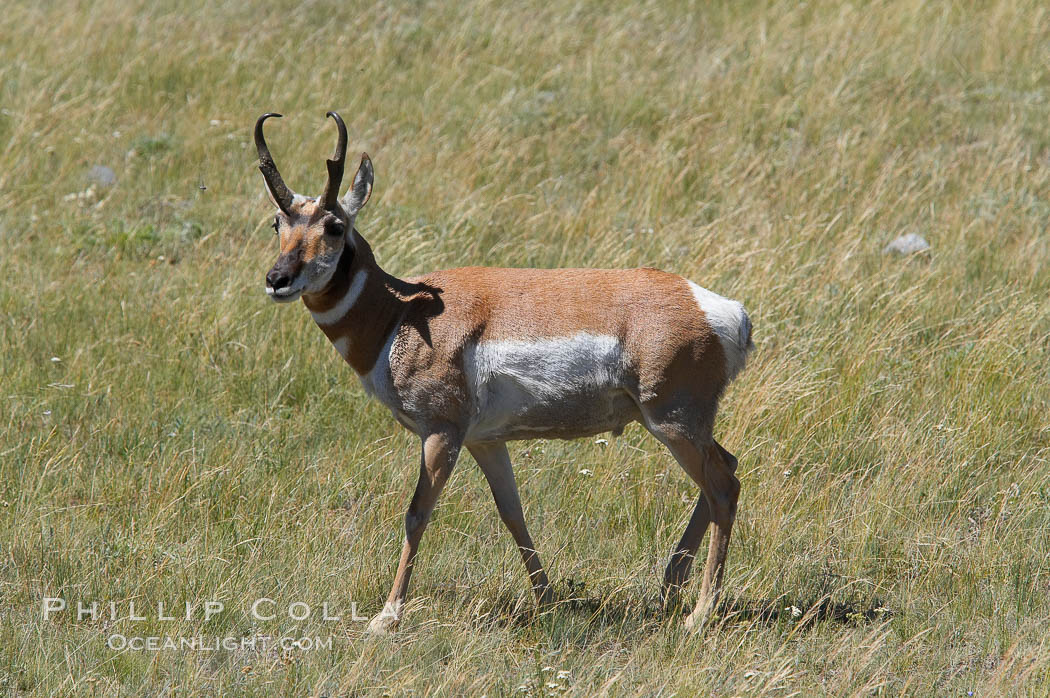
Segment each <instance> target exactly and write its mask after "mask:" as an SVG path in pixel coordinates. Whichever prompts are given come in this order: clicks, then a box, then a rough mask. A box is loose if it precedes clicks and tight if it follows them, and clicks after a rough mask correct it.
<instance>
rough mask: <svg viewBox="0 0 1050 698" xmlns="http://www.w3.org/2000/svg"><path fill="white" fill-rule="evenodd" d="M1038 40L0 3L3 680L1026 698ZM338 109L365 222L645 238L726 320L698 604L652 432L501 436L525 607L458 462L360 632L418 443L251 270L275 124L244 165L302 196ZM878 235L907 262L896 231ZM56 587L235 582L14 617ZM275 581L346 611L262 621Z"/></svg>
mask: <svg viewBox="0 0 1050 698" xmlns="http://www.w3.org/2000/svg"><path fill="white" fill-rule="evenodd" d="M1048 66H1050V17H1048V15H1047V11H1046V8H1045V7H1043V6H1042V4H1040V3H1037V2H1017V1H1015V2H1004V1H1000V2H981V3H965V4H964V3H955V4H953V3H926V2H920V1H918V0H888V1H886V2H879V3H865V4H833V3H825V2H810V3H804V4H802V3H794V2H783V1H771V2H761V3H753V2H748V3H698V2H673V1H672V2H641V3H635V4H631V5H630V6H625V7H610V6H607V5H605V4H588V3H570V2H561V1H560V0H554V1H553V2H543V3H540V2H526V3H515V4H511V5H508V4H504V3H496V2H480V3H473V4H455V3H392V4H385V5H379V4H372V3H360V4H356V5H355V4H351V3H332V2H306V3H290V2H278V3H259V2H248V3H232V2H227V3H204V2H190V1H186V2H181V1H180V2H170V3H165V4H163V5H157V4H156V3H146V2H129V1H125V2H115V1H114V0H102V1H101V2H97V3H76V2H68V1H63V2H54V3H46V4H43V5H40V4H31V3H26V2H21V0H18V1H16V2H14V3H9V4H8V5H6V6H5V8H4V22H3V25H2V28H0V240H2V242H3V249H4V254H3V261H4V264H3V281H2V283H0V382H2V386H3V390H2V399H3V401H4V406H5V409H3V410H2V411H0V551H2V555H0V609H2V611H0V648H2V649H0V686H2V688H3V690H4V691H5V692H7V693H8V694H11V695H30V694H32V695H48V694H92V695H94V694H98V695H109V694H124V695H139V694H142V693H149V694H201V693H204V694H208V693H211V694H222V695H229V694H244V695H256V694H259V693H272V694H277V693H294V694H312V695H321V694H325V695H344V694H380V693H384V692H386V693H390V694H393V695H401V694H426V695H430V694H456V695H459V694H481V693H487V694H488V695H511V694H513V695H522V694H528V695H543V694H557V693H572V694H579V695H590V694H596V693H612V694H627V695H633V694H656V695H671V694H676V695H695V694H710V693H714V694H726V695H729V694H732V695H766V694H769V695H811V694H814V693H824V694H831V695H853V694H872V693H894V694H896V693H913V694H938V695H942V694H951V695H960V694H966V693H967V692H969V691H973V692H974V693H975V694H978V695H1003V694H1007V693H1009V694H1029V695H1045V694H1046V693H1047V692H1048V691H1050V645H1048V643H1050V640H1048V636H1047V634H1046V630H1045V629H1046V627H1047V623H1048V621H1050V602H1048V601H1047V598H1048V594H1050V562H1048V560H1050V533H1048V526H1050V470H1048V467H1047V456H1048V452H1050V420H1048V418H1047V414H1050V405H1048V401H1050V387H1048V386H1050V368H1048V366H1050V362H1048V350H1050V310H1048V305H1047V300H1046V299H1047V296H1048V292H1050V274H1048V273H1047V266H1048V263H1050V243H1048V240H1050V238H1048V235H1047V225H1048V221H1050V203H1048V194H1050V159H1048V155H1050V150H1048V146H1050V119H1048V116H1050V114H1048V98H1050V67H1048ZM328 109H338V110H339V111H340V112H341V113H342V114H343V116H344V118H345V119H346V121H347V124H348V126H349V127H350V132H351V134H352V135H351V139H352V140H351V147H352V148H358V149H366V150H368V152H369V153H370V154H371V155H372V157H373V160H374V162H375V165H376V169H377V183H376V189H375V195H374V197H373V199H372V201H371V202H370V204H369V206H368V208H367V209H366V210H365V212H364V213H363V214H362V218H361V220H360V222H359V225H360V228H361V230H362V232H363V233H364V234H365V235H366V237H368V239H369V240H370V241H371V242H372V244H373V246H374V247H375V249H376V250H377V254H378V256H379V259H380V261H381V263H383V264H384V266H385V267H386V268H387V269H388V270H389V271H391V272H394V273H398V274H410V273H414V272H419V271H425V270H428V269H432V268H437V267H446V266H455V265H461V264H468V263H469V264H488V265H512V266H570V265H575V266H601V267H621V266H636V265H652V266H658V267H662V268H665V269H669V270H672V271H675V272H678V273H681V274H683V275H684V276H686V277H688V278H691V279H693V280H695V281H697V282H698V283H701V284H702V285H704V286H706V287H709V288H712V289H714V290H716V291H718V292H720V293H722V294H724V295H727V296H730V297H734V298H738V299H740V300H742V301H744V302H745V304H746V305H747V306H748V308H749V310H750V312H751V316H752V318H753V320H754V323H755V333H756V342H757V345H758V350H757V352H756V353H755V355H754V361H753V363H752V365H751V366H750V367H749V368H748V370H747V371H746V372H745V373H744V374H743V376H742V377H741V379H740V380H739V381H738V382H737V383H736V384H735V385H734V387H733V388H732V389H731V391H730V393H729V395H728V396H727V398H726V400H725V402H724V406H723V410H722V416H721V418H720V422H719V426H718V433H719V438H720V441H722V442H723V443H724V444H725V445H726V446H727V447H728V448H730V450H732V451H734V452H735V453H737V455H738V456H739V457H740V461H741V479H742V481H743V487H744V489H743V496H742V502H741V508H740V518H739V522H738V526H737V529H736V531H735V534H734V540H733V544H732V547H731V552H730V568H729V570H728V575H727V589H728V600H727V605H726V608H725V609H723V611H722V613H721V614H720V615H719V617H718V619H717V623H716V625H715V626H714V627H712V628H709V629H708V630H707V631H706V632H705V633H704V634H702V635H700V636H690V635H687V634H685V633H684V632H683V631H682V630H681V627H680V625H681V624H680V622H679V620H678V619H673V618H672V619H668V618H665V617H664V616H662V615H661V614H659V613H658V612H657V611H656V608H655V596H656V593H657V589H658V581H659V575H660V572H661V570H662V566H663V564H664V563H665V561H666V556H667V554H668V553H669V551H670V548H671V546H672V544H673V543H674V541H675V540H676V538H677V536H678V535H679V534H680V532H681V529H682V528H683V526H684V525H685V521H686V518H687V515H688V512H689V510H690V508H691V502H692V500H693V499H694V498H695V495H696V493H695V489H694V487H693V486H692V485H691V484H690V483H689V482H688V481H687V479H686V478H685V477H684V476H683V475H682V474H681V473H680V472H679V471H678V468H677V466H676V465H675V463H674V461H673V460H672V458H671V457H670V455H668V454H667V453H666V452H665V450H664V449H662V448H661V447H660V446H659V444H657V443H656V442H654V441H653V440H652V439H651V438H649V437H647V436H646V435H645V434H644V432H643V431H642V430H641V429H640V428H631V429H629V430H628V431H627V432H626V433H625V434H624V436H623V437H621V438H619V439H615V440H610V442H609V443H608V444H607V445H604V444H601V443H596V442H595V441H594V440H585V441H577V442H525V443H521V444H518V445H516V447H515V448H514V449H513V450H512V457H513V459H514V461H515V463H516V469H517V473H518V478H519V483H520V486H521V489H522V497H523V500H524V501H525V507H526V516H527V519H528V521H529V524H530V527H531V529H532V532H533V535H534V537H535V538H536V540H537V544H538V546H539V548H540V552H541V554H542V555H543V556H544V559H545V560H546V561H547V564H548V566H549V568H550V572H551V575H552V577H553V578H554V580H555V585H556V587H557V588H558V589H559V591H561V592H562V595H563V596H564V597H566V598H568V599H570V600H569V601H567V602H566V603H565V604H563V606H562V607H560V608H558V609H556V610H554V611H553V612H551V613H548V614H543V615H540V616H538V617H533V616H532V615H531V614H530V613H529V608H530V607H531V601H530V598H529V593H528V589H527V588H526V585H525V579H524V574H523V572H522V570H521V569H520V561H519V560H518V556H517V552H516V551H515V550H514V549H513V546H512V544H511V542H510V539H509V536H507V535H506V533H505V532H504V531H503V530H502V525H501V524H500V522H499V520H498V517H497V516H496V515H495V511H494V507H493V506H492V504H491V502H490V501H489V495H488V492H487V488H486V486H485V484H484V480H483V478H482V477H480V475H479V474H478V473H477V472H476V468H475V467H474V465H473V463H472V462H471V461H470V459H469V457H466V456H465V457H464V459H463V462H462V463H461V465H460V468H459V471H458V473H457V474H456V475H455V476H454V477H453V481H452V483H451V485H450V487H449V488H448V489H447V490H446V492H445V494H444V496H443V498H442V501H441V503H440V504H439V508H438V511H437V513H436V516H435V520H434V523H433V525H432V526H431V528H430V529H429V530H428V532H427V534H426V538H425V540H424V543H423V551H422V554H421V558H420V562H419V565H418V567H417V572H416V575H415V578H414V580H413V581H414V599H415V600H414V601H413V603H412V605H411V606H410V611H409V614H408V617H407V621H406V622H405V624H404V628H403V630H402V632H401V633H400V634H399V635H398V636H397V637H396V638H394V639H392V640H389V641H383V642H376V641H373V640H370V639H368V638H366V637H365V636H364V633H363V629H364V624H363V623H360V622H356V621H353V620H351V619H349V617H348V615H347V614H346V613H345V612H346V611H348V608H347V607H348V605H349V603H350V602H351V601H353V602H356V603H357V604H358V606H359V607H360V610H361V612H369V613H371V612H375V611H377V610H378V609H379V606H380V602H381V599H382V598H383V597H384V596H385V592H386V586H387V585H388V584H389V582H390V580H391V577H392V575H393V568H394V564H395V558H396V555H397V551H398V548H399V546H400V539H401V533H400V525H401V524H400V522H401V516H402V513H403V509H404V507H405V505H406V503H407V500H408V497H409V496H410V494H411V491H412V486H413V478H414V476H415V471H416V468H415V462H416V458H417V456H416V448H417V446H416V444H415V443H414V442H413V440H412V439H411V438H409V436H408V435H407V434H406V433H404V432H403V431H401V430H400V429H399V428H398V427H396V425H395V424H394V423H393V421H392V420H391V419H390V417H389V415H388V414H386V413H385V410H384V409H383V408H381V407H380V406H378V405H377V404H374V403H371V402H368V401H367V400H366V398H365V396H364V394H363V391H362V390H361V389H360V388H359V386H358V385H357V383H356V381H355V380H354V379H353V377H352V375H350V373H349V371H348V370H347V369H346V368H345V366H342V365H341V364H340V362H339V361H338V360H337V357H336V355H335V353H334V352H333V351H332V350H331V349H330V348H329V347H328V346H327V344H326V342H325V340H324V338H323V336H322V335H321V333H319V332H317V331H316V329H314V328H313V327H312V325H311V322H310V320H309V317H308V315H307V314H306V313H304V312H301V311H299V310H297V309H295V308H283V307H275V306H273V305H270V304H268V302H267V301H266V299H265V297H264V294H263V293H262V289H261V286H262V284H261V282H262V275H263V273H264V272H265V270H266V269H267V267H268V266H269V264H270V263H271V262H272V258H273V257H274V253H275V249H274V243H273V240H272V237H271V231H269V229H268V221H269V216H270V211H269V208H268V204H266V203H265V200H264V196H263V193H262V187H261V186H260V184H261V183H260V181H259V177H258V175H257V174H256V170H255V161H254V156H253V151H252V148H251V146H250V127H251V124H252V123H253V121H254V118H255V117H256V116H257V115H258V114H259V113H261V112H263V111H269V110H276V111H280V112H282V113H284V114H286V118H285V119H283V120H282V121H281V122H279V123H275V124H274V127H273V128H272V129H271V130H270V132H271V133H272V136H271V141H272V147H273V150H274V153H275V156H276V157H277V159H278V162H279V164H280V166H281V168H282V172H283V173H284V174H285V177H286V179H287V180H288V181H289V183H290V184H291V185H292V186H293V187H295V188H297V189H299V190H303V191H308V192H313V191H315V190H317V189H319V187H320V185H321V183H322V177H323V175H324V168H323V163H322V160H323V158H324V156H325V155H326V153H327V151H328V149H329V148H330V147H331V137H332V134H331V131H330V124H327V125H326V124H325V123H324V122H323V114H324V112H325V111H326V110H328ZM94 165H105V166H107V167H110V168H112V169H113V170H114V171H115V173H116V175H117V183H116V184H115V185H114V186H112V187H105V186H101V185H98V184H95V185H92V183H91V181H90V180H89V179H88V177H87V173H88V172H89V170H90V168H91V167H92V166H94ZM907 232H916V233H920V234H922V235H923V236H925V237H926V238H927V239H928V240H929V241H930V243H931V245H932V250H931V253H930V254H929V255H925V256H919V257H915V258H907V259H902V258H897V257H891V256H886V255H883V254H882V248H883V247H884V246H885V245H886V243H887V242H889V241H890V240H892V239H893V238H894V237H896V236H898V235H900V234H903V233H907ZM582 470H589V471H592V472H593V474H591V475H587V474H584V473H581V471H582ZM694 593H695V591H694ZM46 596H63V597H66V598H68V599H70V600H71V601H72V602H74V603H75V602H76V600H84V601H86V602H90V601H91V600H101V601H109V600H113V601H116V602H118V603H119V604H121V606H122V608H124V609H125V610H126V604H127V602H128V601H137V602H140V603H141V604H145V605H149V604H154V605H155V604H156V603H157V602H158V601H160V602H164V603H171V604H174V603H181V602H182V601H184V600H194V601H202V600H207V599H217V600H222V601H224V602H225V603H226V604H227V605H228V607H229V609H230V611H229V612H227V613H224V614H222V615H221V616H219V617H218V618H216V619H212V620H211V621H209V622H207V623H205V622H203V621H202V620H201V619H200V618H199V617H195V618H193V619H192V620H190V621H160V620H157V619H155V618H154V619H151V620H148V621H144V622H140V621H130V620H128V619H126V618H125V619H123V620H118V621H115V622H113V621H109V620H107V619H105V618H102V619H99V620H94V621H93V620H89V619H85V620H82V621H78V620H76V619H75V618H74V617H71V615H70V614H68V613H67V614H64V615H59V616H56V617H54V618H50V619H47V620H45V619H44V617H43V614H42V612H41V602H42V599H43V598H44V597H46ZM260 597H269V598H273V599H275V600H277V601H279V602H281V603H282V604H287V603H289V602H292V601H304V602H306V603H309V604H311V605H312V606H314V607H315V608H317V607H319V606H320V604H321V603H322V602H324V601H330V602H332V603H333V604H335V605H337V606H339V607H341V610H342V611H344V618H343V620H342V621H340V622H337V623H330V622H326V621H323V620H321V619H319V618H317V617H316V616H315V617H312V618H311V619H309V620H308V621H305V622H301V623H297V622H293V621H291V620H289V619H288V618H284V619H278V620H276V621H274V622H272V623H263V622H257V621H253V620H252V619H251V617H250V616H248V615H247V614H245V613H243V612H241V611H242V607H243V605H244V604H245V603H246V602H247V603H250V602H251V600H253V599H257V598H260ZM800 614H801V616H800ZM113 633H124V634H128V635H151V634H159V635H171V636H193V635H198V634H203V635H209V636H213V635H231V636H238V637H240V636H248V635H251V634H254V633H271V634H281V633H291V634H294V635H297V636H329V637H332V638H333V646H332V648H331V649H328V650H318V651H311V652H302V651H292V652H279V651H278V652H250V651H248V652H244V651H233V652H229V651H218V652H190V651H167V652H134V651H114V650H111V649H109V648H108V647H107V646H106V640H107V638H108V637H110V636H111V635H112V634H113Z"/></svg>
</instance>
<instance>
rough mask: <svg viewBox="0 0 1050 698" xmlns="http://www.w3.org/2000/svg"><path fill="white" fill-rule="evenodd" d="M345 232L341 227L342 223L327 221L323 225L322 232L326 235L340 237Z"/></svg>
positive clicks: (342, 226) (343, 227)
mask: <svg viewBox="0 0 1050 698" xmlns="http://www.w3.org/2000/svg"><path fill="white" fill-rule="evenodd" d="M345 230H346V227H345V226H344V225H343V223H342V221H328V222H327V223H325V224H324V232H325V234H326V235H332V236H339V237H341V236H342V235H343V232H344V231H345Z"/></svg>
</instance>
